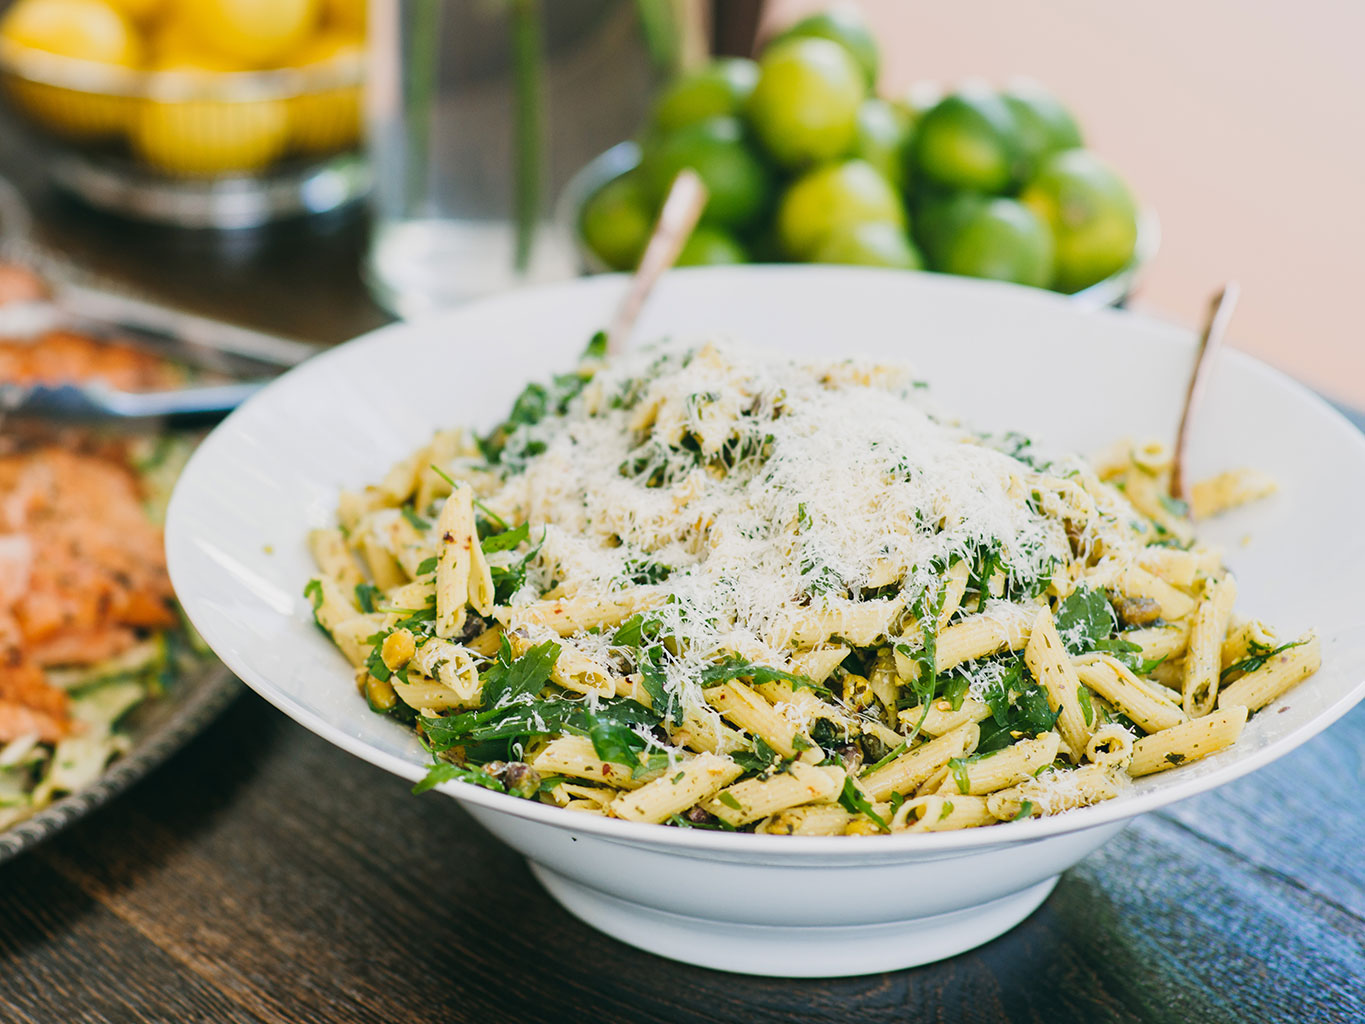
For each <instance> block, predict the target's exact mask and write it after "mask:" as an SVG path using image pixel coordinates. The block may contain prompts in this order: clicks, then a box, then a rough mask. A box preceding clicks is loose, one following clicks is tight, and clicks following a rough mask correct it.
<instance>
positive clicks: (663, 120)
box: [654, 57, 758, 132]
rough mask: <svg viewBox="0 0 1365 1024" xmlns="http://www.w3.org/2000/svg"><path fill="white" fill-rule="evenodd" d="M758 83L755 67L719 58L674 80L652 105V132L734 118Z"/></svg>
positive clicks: (749, 62)
mask: <svg viewBox="0 0 1365 1024" xmlns="http://www.w3.org/2000/svg"><path fill="white" fill-rule="evenodd" d="M757 83H758V65H757V64H755V63H754V62H753V61H751V60H746V59H745V58H743V57H721V58H719V59H717V60H713V61H711V63H709V64H707V65H706V66H704V67H701V68H698V69H697V70H696V71H692V72H689V73H688V74H685V75H683V76H682V77H680V78H677V79H675V80H674V81H673V82H672V83H670V84H669V85H668V86H667V87H665V89H664V91H663V92H662V93H661V94H660V95H659V98H658V99H657V100H655V101H654V129H655V130H656V131H659V132H675V131H677V130H678V129H679V128H685V127H686V126H687V125H689V124H696V123H697V122H698V121H705V120H706V119H707V118H711V117H733V116H735V115H737V114H739V113H740V112H741V111H743V109H744V103H745V101H746V100H748V98H749V94H750V93H752V92H753V91H754V86H755V85H756V84H757Z"/></svg>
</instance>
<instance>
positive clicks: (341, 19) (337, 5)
mask: <svg viewBox="0 0 1365 1024" xmlns="http://www.w3.org/2000/svg"><path fill="white" fill-rule="evenodd" d="M324 9H325V10H326V12H327V20H328V21H329V22H331V23H332V24H333V25H335V26H336V27H337V28H339V29H343V30H345V31H348V32H362V33H363V32H364V31H365V0H326V3H325V4H324Z"/></svg>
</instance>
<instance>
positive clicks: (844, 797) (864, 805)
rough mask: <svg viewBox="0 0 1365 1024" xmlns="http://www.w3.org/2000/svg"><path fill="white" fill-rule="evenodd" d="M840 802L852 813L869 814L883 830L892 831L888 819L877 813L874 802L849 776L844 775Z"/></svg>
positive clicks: (874, 822)
mask: <svg viewBox="0 0 1365 1024" xmlns="http://www.w3.org/2000/svg"><path fill="white" fill-rule="evenodd" d="M839 803H840V804H842V805H843V807H844V810H846V811H848V812H849V813H850V814H865V815H867V817H869V818H870V819H872V823H873V824H874V825H876V826H877V828H879V829H881V830H882V831H883V832H890V831H891V827H890V826H889V825H887V823H886V820H885V819H884V818H882V816H881V815H880V814H878V813H877V810H876V808H875V807H873V806H872V802H871V801H869V800H868V799H867V797H865V796H864V795H863V792H862V790H860V789H859V788H858V787H857V786H856V785H854V782H853V780H852V779H851V778H849V777H847V776H845V777H844V790H843V792H842V793H840V794H839Z"/></svg>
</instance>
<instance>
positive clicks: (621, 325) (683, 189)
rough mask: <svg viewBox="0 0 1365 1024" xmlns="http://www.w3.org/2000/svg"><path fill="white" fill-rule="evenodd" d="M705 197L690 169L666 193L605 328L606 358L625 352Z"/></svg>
mask: <svg viewBox="0 0 1365 1024" xmlns="http://www.w3.org/2000/svg"><path fill="white" fill-rule="evenodd" d="M707 198H708V196H707V193H706V185H705V184H703V182H702V180H701V177H700V176H699V175H698V174H697V172H696V171H694V170H692V169H691V168H688V167H685V168H683V169H682V170H681V171H680V172H679V173H678V176H677V177H676V178H674V179H673V184H672V186H671V187H670V188H669V190H668V198H667V199H665V200H664V205H663V209H662V210H660V211H659V219H658V221H657V222H656V223H655V225H654V231H653V233H652V234H651V235H650V236H649V244H648V245H646V246H645V252H644V255H643V256H641V257H640V265H639V266H638V267H637V268H636V270H635V276H634V277H632V278H631V280H630V287H629V288H628V289H627V290H626V296H625V298H624V299H622V300H621V305H620V306H618V307H617V309H616V316H615V317H613V318H612V321H611V326H610V327H608V328H607V355H609V356H614V355H620V353H621V352H622V351H624V350H625V347H626V342H627V341H628V340H629V339H630V332H631V331H632V330H633V329H634V327H635V321H636V320H637V319H638V318H639V316H640V310H641V309H642V308H643V307H644V304H645V299H647V298H649V293H650V292H651V291H653V290H654V285H655V284H656V283H657V282H658V280H659V278H661V277H662V276H663V275H664V271H666V270H668V269H670V268H671V267H672V266H673V264H674V263H676V262H677V261H678V254H679V253H680V252H682V247H683V246H684V245H686V244H687V240H688V238H690V237H691V235H692V229H693V228H695V227H696V226H697V220H698V219H699V218H700V217H701V211H702V209H703V208H704V207H705V206H706V200H707Z"/></svg>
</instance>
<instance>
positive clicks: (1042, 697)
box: [976, 657, 1058, 754]
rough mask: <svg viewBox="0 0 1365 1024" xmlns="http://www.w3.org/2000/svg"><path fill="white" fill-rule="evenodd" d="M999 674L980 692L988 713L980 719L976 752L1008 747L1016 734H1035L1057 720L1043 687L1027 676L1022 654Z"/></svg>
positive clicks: (1048, 727)
mask: <svg viewBox="0 0 1365 1024" xmlns="http://www.w3.org/2000/svg"><path fill="white" fill-rule="evenodd" d="M1006 665H1007V667H1006V669H1005V671H1004V673H1003V674H1002V675H1001V677H1000V678H999V679H997V680H995V681H994V682H992V683H991V684H990V685H989V686H987V687H986V691H985V693H984V694H983V695H982V698H983V700H984V701H985V703H986V705H987V707H989V708H990V709H991V717H990V718H989V719H987V720H986V721H984V722H982V723H981V738H980V740H979V742H978V743H977V745H976V749H977V752H978V753H982V754H986V753H990V752H991V751H994V750H999V749H1000V748H1001V747H1007V746H1009V745H1010V744H1011V743H1013V742H1014V741H1015V739H1017V738H1018V737H1017V736H1016V735H1015V734H1016V733H1017V734H1020V735H1025V736H1037V735H1039V734H1040V733H1045V732H1047V731H1048V730H1050V729H1051V728H1052V727H1053V725H1055V724H1056V722H1057V714H1058V713H1057V712H1056V711H1053V710H1052V708H1051V707H1050V706H1049V704H1048V699H1047V693H1046V692H1044V690H1043V688H1042V687H1040V686H1038V684H1037V683H1035V682H1033V681H1032V679H1031V678H1027V677H1026V667H1025V665H1024V661H1023V659H1022V658H1018V657H1015V658H1014V659H1013V660H1012V661H1009V662H1008V663H1006Z"/></svg>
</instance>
